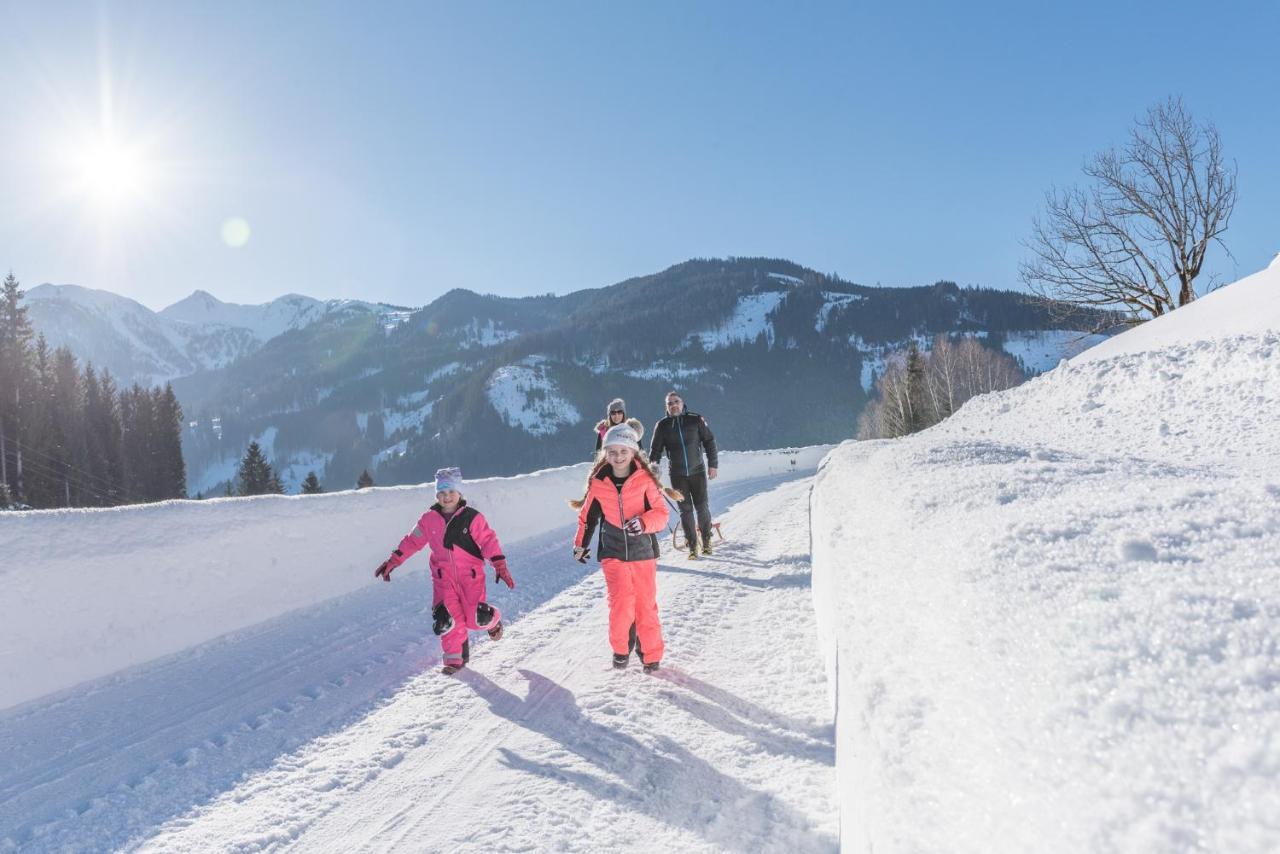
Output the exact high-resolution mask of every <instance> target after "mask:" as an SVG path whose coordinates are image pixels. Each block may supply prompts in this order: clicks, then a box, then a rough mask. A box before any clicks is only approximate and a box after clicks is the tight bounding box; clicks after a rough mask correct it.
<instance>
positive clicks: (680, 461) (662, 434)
mask: <svg viewBox="0 0 1280 854" xmlns="http://www.w3.org/2000/svg"><path fill="white" fill-rule="evenodd" d="M704 449H705V450H706V453H707V460H706V465H705V467H704V465H703V462H702V452H703V450H704ZM663 454H666V455H667V457H669V458H670V460H671V462H670V463H668V466H669V470H670V472H671V486H672V487H674V488H675V489H678V490H680V492H681V493H683V494H684V500H683V501H681V502H680V524H681V526H683V527H684V535H685V538H686V539H687V540H688V541H689V557H690V559H696V558H697V557H698V533H699V532H701V534H702V553H703V554H704V555H709V554H711V508H710V507H708V506H707V481H708V480H715V479H716V463H717V462H718V461H717V458H716V437H715V436H713V435H712V434H711V428H710V427H708V426H707V419H705V418H703V417H702V416H701V415H699V414H698V413H696V412H689V411H688V410H686V409H685V407H684V400H683V399H682V398H681V397H680V393H679V392H676V391H671V392H668V393H667V417H666V418H663V419H662V420H661V421H659V422H658V424H657V426H656V427H654V428H653V440H652V442H651V443H650V445H649V460H650V461H651V462H653V463H654V464H655V465H656V464H657V463H659V462H660V461H661V460H662V455H663ZM695 509H696V510H697V513H698V526H697V529H696V530H695V528H694V525H693V514H694V510H695Z"/></svg>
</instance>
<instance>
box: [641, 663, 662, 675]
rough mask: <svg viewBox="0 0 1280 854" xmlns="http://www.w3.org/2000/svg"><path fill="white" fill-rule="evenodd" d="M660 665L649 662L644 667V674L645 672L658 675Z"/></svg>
mask: <svg viewBox="0 0 1280 854" xmlns="http://www.w3.org/2000/svg"><path fill="white" fill-rule="evenodd" d="M658 664H659V662H657V661H650V662H647V663H646V664H645V666H644V672H645V673H657V672H658Z"/></svg>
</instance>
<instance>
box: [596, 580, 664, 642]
mask: <svg viewBox="0 0 1280 854" xmlns="http://www.w3.org/2000/svg"><path fill="white" fill-rule="evenodd" d="M600 567H601V569H603V570H604V581H605V584H606V586H607V587H608V590H609V646H611V647H613V651H614V652H616V653H617V654H618V655H626V654H628V653H629V652H631V627H632V626H633V625H634V626H635V630H636V636H637V637H638V638H639V640H640V648H641V649H642V650H643V651H644V656H643V660H644V663H645V664H650V663H652V662H655V661H661V660H662V649H663V645H662V624H661V623H659V622H658V562H657V561H656V560H632V561H624V560H618V559H616V558H611V557H607V558H605V559H604V560H602V561H601V562H600Z"/></svg>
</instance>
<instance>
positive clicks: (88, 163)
mask: <svg viewBox="0 0 1280 854" xmlns="http://www.w3.org/2000/svg"><path fill="white" fill-rule="evenodd" d="M68 159H69V161H70V162H69V164H68V165H69V166H70V167H71V171H72V180H73V182H74V184H75V187H76V189H77V190H78V191H79V193H80V194H82V195H83V196H84V197H85V198H87V199H88V200H89V201H90V202H92V203H93V204H94V205H95V206H96V207H99V208H104V209H108V210H119V209H121V208H126V207H130V206H132V205H134V204H136V203H137V202H139V201H142V200H143V199H144V198H145V197H146V195H147V192H148V190H149V189H150V184H151V178H152V175H151V170H150V169H149V166H150V164H149V163H148V160H147V157H146V154H145V152H144V151H143V150H141V149H140V148H138V147H136V146H129V145H127V144H124V143H122V142H119V141H117V140H115V139H110V138H105V137H104V138H100V139H95V140H92V141H90V142H88V143H86V144H85V145H83V146H82V147H80V146H77V147H75V148H73V149H71V153H70V156H69V158H68Z"/></svg>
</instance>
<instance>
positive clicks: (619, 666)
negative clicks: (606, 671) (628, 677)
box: [613, 652, 631, 670]
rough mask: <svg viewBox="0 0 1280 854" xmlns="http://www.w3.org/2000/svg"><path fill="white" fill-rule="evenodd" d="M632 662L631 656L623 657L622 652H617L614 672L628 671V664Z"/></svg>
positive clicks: (614, 660) (614, 655)
mask: <svg viewBox="0 0 1280 854" xmlns="http://www.w3.org/2000/svg"><path fill="white" fill-rule="evenodd" d="M630 660H631V656H630V655H629V654H628V655H623V654H622V653H620V652H615V653H614V654H613V669H614V670H625V669H626V667H627V662H628V661H630Z"/></svg>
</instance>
